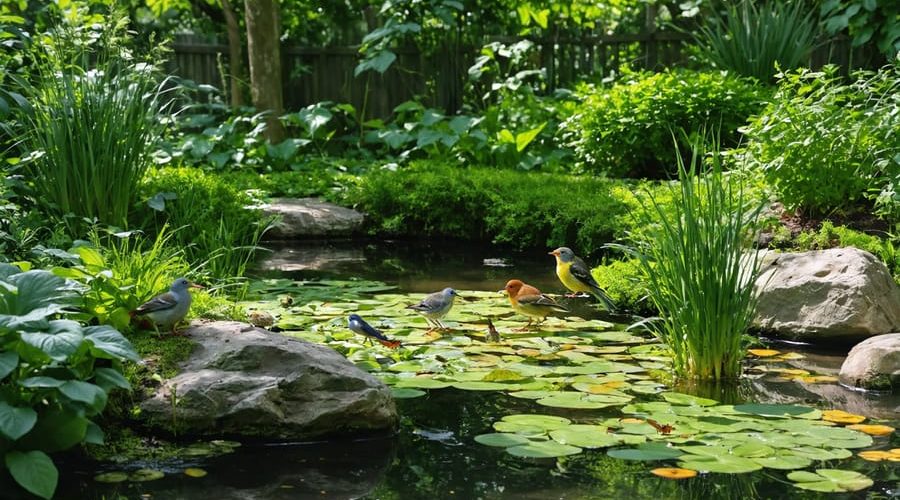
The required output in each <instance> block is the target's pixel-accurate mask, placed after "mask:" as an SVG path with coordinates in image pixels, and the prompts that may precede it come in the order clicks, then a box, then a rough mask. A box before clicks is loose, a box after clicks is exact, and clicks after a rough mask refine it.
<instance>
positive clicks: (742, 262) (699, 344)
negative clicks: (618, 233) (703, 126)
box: [620, 139, 763, 380]
mask: <svg viewBox="0 0 900 500" xmlns="http://www.w3.org/2000/svg"><path fill="white" fill-rule="evenodd" d="M702 141H703V139H696V140H693V141H692V149H693V151H692V154H691V157H690V163H689V164H687V165H685V163H684V160H682V156H681V155H680V154H676V155H675V158H676V161H677V162H678V163H677V164H678V181H679V182H677V183H673V184H672V185H670V187H669V189H671V190H672V191H673V193H672V194H673V198H674V199H675V200H676V202H675V203H674V204H670V203H666V204H665V206H664V205H663V204H662V203H661V202H660V201H658V200H657V196H656V195H654V194H653V193H652V192H651V193H648V196H647V200H648V201H646V202H644V203H643V205H642V213H641V216H642V217H643V218H644V220H645V221H646V224H647V225H648V226H651V227H650V228H649V229H648V230H647V231H645V232H642V233H640V236H639V237H638V238H637V241H635V247H633V248H624V247H621V246H620V248H623V249H625V250H626V251H628V252H629V253H631V254H632V255H634V256H635V257H637V258H638V261H639V263H640V269H641V273H642V274H643V275H644V279H645V280H646V283H647V289H648V291H649V298H650V300H651V302H652V303H653V305H654V306H655V307H656V309H657V310H658V311H659V313H660V318H658V319H656V320H655V321H651V322H648V325H649V326H650V328H651V329H652V330H653V331H654V333H655V334H656V335H657V336H658V337H659V338H660V340H662V341H663V342H664V343H666V344H667V345H668V347H669V348H670V349H671V350H672V353H673V359H674V370H675V375H676V377H679V378H692V379H707V380H710V379H715V380H720V379H728V378H736V377H737V376H738V375H739V374H740V363H741V359H742V358H743V357H744V346H743V345H742V336H743V335H744V333H745V332H746V331H747V329H748V327H749V326H750V322H751V320H752V319H753V316H754V314H755V311H756V303H757V301H756V296H755V294H754V291H753V285H754V282H755V281H756V278H757V276H758V275H759V263H758V260H757V258H756V253H755V252H746V251H745V250H746V247H745V245H744V243H745V242H746V241H747V240H748V233H749V231H750V230H751V228H753V227H754V225H755V223H756V219H757V217H758V216H759V213H760V210H761V209H762V206H763V204H762V203H761V202H759V201H758V200H756V199H752V198H751V197H749V196H747V193H746V192H745V190H744V188H743V184H742V183H738V181H735V180H733V179H731V178H730V177H729V176H726V175H725V174H723V172H722V165H721V161H720V158H719V153H718V149H717V147H713V148H712V152H711V154H710V155H709V158H708V160H709V161H710V164H711V166H710V168H708V169H705V168H704V167H703V163H704V158H705V157H706V156H707V155H706V154H705V147H704V145H703V142H702ZM704 170H705V171H704Z"/></svg>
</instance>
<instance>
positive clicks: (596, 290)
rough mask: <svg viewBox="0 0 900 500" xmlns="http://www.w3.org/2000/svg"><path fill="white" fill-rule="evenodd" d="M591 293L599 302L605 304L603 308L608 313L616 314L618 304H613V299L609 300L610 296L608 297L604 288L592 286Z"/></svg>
mask: <svg viewBox="0 0 900 500" xmlns="http://www.w3.org/2000/svg"><path fill="white" fill-rule="evenodd" d="M591 293H592V294H593V295H594V297H597V300H599V301H600V303H601V304H603V307H605V308H606V310H607V311H609V312H611V313H612V312H616V303H615V302H613V301H612V299H611V298H609V295H607V294H606V292H604V291H603V289H602V288H600V287H594V286H592V287H591Z"/></svg>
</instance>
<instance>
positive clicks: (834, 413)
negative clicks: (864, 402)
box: [822, 410, 866, 424]
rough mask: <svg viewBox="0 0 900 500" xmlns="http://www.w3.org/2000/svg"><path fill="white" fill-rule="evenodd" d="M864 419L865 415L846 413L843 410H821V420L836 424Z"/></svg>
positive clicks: (851, 422)
mask: <svg viewBox="0 0 900 500" xmlns="http://www.w3.org/2000/svg"><path fill="white" fill-rule="evenodd" d="M865 419H866V417H864V416H862V415H855V414H853V413H847V412H845V411H844V410H825V411H823V412H822V420H826V421H828V422H835V423H838V424H858V423H860V422H862V421H864V420H865Z"/></svg>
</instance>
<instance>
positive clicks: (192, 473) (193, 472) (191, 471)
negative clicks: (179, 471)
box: [184, 467, 206, 477]
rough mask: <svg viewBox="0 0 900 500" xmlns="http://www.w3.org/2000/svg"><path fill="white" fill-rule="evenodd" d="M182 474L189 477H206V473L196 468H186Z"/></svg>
mask: <svg viewBox="0 0 900 500" xmlns="http://www.w3.org/2000/svg"><path fill="white" fill-rule="evenodd" d="M184 474H185V475H186V476H189V477H204V476H206V471H205V470H203V469H198V468H196V467H188V468H187V469H184Z"/></svg>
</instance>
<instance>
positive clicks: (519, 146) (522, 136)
mask: <svg viewBox="0 0 900 500" xmlns="http://www.w3.org/2000/svg"><path fill="white" fill-rule="evenodd" d="M546 126H547V122H544V123H542V124H540V125H538V126H537V127H535V128H533V129H531V130H527V131H525V132H522V133H519V134H516V151H517V152H519V153H521V152H522V151H524V150H525V148H527V147H528V145H529V144H531V141H533V140H534V138H535V137H537V136H538V134H540V133H541V130H544V127H546Z"/></svg>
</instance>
